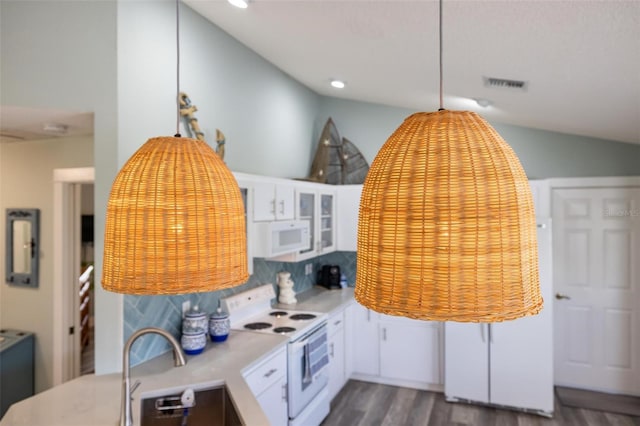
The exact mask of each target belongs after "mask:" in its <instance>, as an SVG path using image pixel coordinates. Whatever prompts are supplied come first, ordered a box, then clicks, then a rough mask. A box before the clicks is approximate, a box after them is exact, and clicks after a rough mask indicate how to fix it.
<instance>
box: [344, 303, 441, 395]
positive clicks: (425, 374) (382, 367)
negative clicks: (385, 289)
mask: <svg viewBox="0 0 640 426" xmlns="http://www.w3.org/2000/svg"><path fill="white" fill-rule="evenodd" d="M353 306H354V308H353V313H354V329H355V330H357V333H355V336H354V339H355V340H354V373H353V377H354V378H356V379H360V380H366V381H372V382H378V383H387V384H393V385H397V386H406V387H412V388H416V389H430V390H440V389H441V388H442V371H441V370H442V367H441V366H442V355H441V352H442V351H441V348H442V345H441V335H442V325H441V323H438V322H431V321H419V320H413V319H410V318H403V317H394V316H389V315H382V314H378V313H376V312H373V311H371V310H369V309H366V308H364V307H362V306H361V305H358V304H354V305H353Z"/></svg>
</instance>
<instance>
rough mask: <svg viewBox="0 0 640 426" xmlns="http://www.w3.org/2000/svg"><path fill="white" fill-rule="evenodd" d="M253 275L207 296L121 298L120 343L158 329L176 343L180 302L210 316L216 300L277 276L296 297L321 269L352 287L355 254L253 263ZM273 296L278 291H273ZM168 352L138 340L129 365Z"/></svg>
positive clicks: (159, 341) (162, 345) (154, 339)
mask: <svg viewBox="0 0 640 426" xmlns="http://www.w3.org/2000/svg"><path fill="white" fill-rule="evenodd" d="M253 262H254V263H253V275H251V276H250V277H249V281H247V282H246V283H245V284H243V285H241V286H239V287H234V288H231V289H227V290H221V291H215V292H210V293H193V294H185V295H180V296H124V339H125V341H126V340H127V339H128V338H129V337H130V336H131V334H133V332H134V331H136V330H139V329H141V328H144V327H160V328H163V329H165V330H167V331H168V332H170V333H171V334H172V335H173V336H174V337H175V338H176V339H180V331H181V322H182V302H184V301H186V300H189V301H191V306H195V305H197V306H198V307H199V308H200V310H201V311H205V312H209V313H210V312H213V311H214V310H215V309H216V308H217V307H218V299H220V298H224V297H227V296H230V295H232V294H235V293H239V292H241V291H245V290H248V289H250V288H254V287H257V286H259V285H262V284H266V283H272V284H276V281H277V273H278V272H281V271H288V272H291V279H292V280H293V282H294V283H295V285H294V290H295V292H296V293H300V292H303V291H305V290H308V289H310V288H311V287H312V286H313V285H315V274H316V271H317V270H318V268H319V267H320V266H321V265H326V264H330V265H340V271H341V272H342V273H344V274H345V276H346V277H347V283H348V284H349V285H351V286H352V285H354V283H355V278H356V277H355V275H356V253H355V252H334V253H329V254H326V255H323V256H319V257H316V258H315V259H311V260H307V261H303V262H299V263H284V262H269V261H266V260H264V259H254V261H253ZM309 262H311V263H313V273H312V274H310V275H305V274H304V267H305V265H306V264H307V263H309ZM275 290H276V292H277V291H278V288H277V286H276V288H275ZM169 350H170V347H169V344H168V343H166V341H165V340H164V339H163V338H161V337H159V336H154V335H145V336H142V337H141V338H139V339H138V340H137V341H136V342H135V343H134V344H133V347H132V348H131V365H136V364H140V363H141V362H144V361H147V360H149V359H151V358H153V357H156V356H158V355H160V354H163V353H164V352H167V351H169Z"/></svg>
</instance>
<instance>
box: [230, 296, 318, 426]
mask: <svg viewBox="0 0 640 426" xmlns="http://www.w3.org/2000/svg"><path fill="white" fill-rule="evenodd" d="M275 297H276V294H275V290H274V287H273V285H272V284H266V285H263V286H260V287H256V288H253V289H251V290H247V291H245V292H242V293H238V294H235V295H233V296H230V297H227V298H224V299H221V303H222V306H223V307H224V308H225V309H226V310H227V312H228V313H229V320H230V322H231V329H232V330H235V331H242V332H247V333H263V334H265V333H266V334H280V335H283V336H287V337H288V338H289V343H288V345H287V390H288V392H287V393H288V405H289V407H288V410H289V426H316V425H319V424H320V423H321V422H322V420H323V419H324V418H325V417H326V416H327V415H328V414H329V403H330V401H329V391H328V389H327V383H328V381H329V371H328V370H329V369H328V367H329V351H328V343H327V325H326V324H327V315H326V314H324V313H319V312H309V311H297V310H295V309H280V308H278V309H274V308H272V307H271V302H272V300H273V299H274V298H275ZM292 306H295V305H292Z"/></svg>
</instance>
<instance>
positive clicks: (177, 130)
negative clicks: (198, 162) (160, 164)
mask: <svg viewBox="0 0 640 426" xmlns="http://www.w3.org/2000/svg"><path fill="white" fill-rule="evenodd" d="M175 137H176V138H179V137H180V0H176V134H175Z"/></svg>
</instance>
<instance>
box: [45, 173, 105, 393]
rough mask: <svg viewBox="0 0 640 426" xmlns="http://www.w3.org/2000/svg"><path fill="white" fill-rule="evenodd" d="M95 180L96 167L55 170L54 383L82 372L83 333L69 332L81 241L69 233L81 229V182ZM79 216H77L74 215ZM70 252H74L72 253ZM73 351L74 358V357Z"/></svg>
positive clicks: (74, 321) (75, 302) (73, 319)
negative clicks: (80, 337)
mask: <svg viewBox="0 0 640 426" xmlns="http://www.w3.org/2000/svg"><path fill="white" fill-rule="evenodd" d="M93 183H95V168H94V167H79V168H70V169H54V170H53V288H54V289H55V290H54V292H53V386H57V385H59V384H61V383H64V382H66V381H68V380H71V379H73V378H75V377H77V376H78V375H79V373H80V354H79V353H77V354H75V356H74V353H75V352H78V351H79V347H80V344H79V333H78V332H75V333H74V334H73V335H69V327H76V329H77V322H78V321H79V318H77V317H78V316H79V314H78V312H76V311H77V310H78V309H77V307H78V305H79V300H78V299H79V297H78V292H77V291H73V290H77V287H72V286H70V285H69V283H71V282H73V280H74V277H77V276H78V275H79V274H78V268H77V265H75V267H74V258H75V257H76V256H79V242H75V243H74V242H73V241H71V240H72V238H69V237H68V236H69V235H70V233H72V232H74V228H75V233H76V234H77V233H78V231H79V229H80V215H79V214H77V215H76V214H74V212H76V211H77V212H79V211H80V210H79V204H80V199H79V194H80V184H93ZM75 216H77V218H76V219H75V220H73V218H74V217H75ZM69 253H71V254H72V255H71V256H69ZM70 355H71V358H70Z"/></svg>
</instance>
